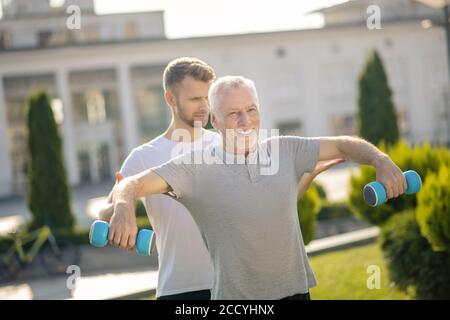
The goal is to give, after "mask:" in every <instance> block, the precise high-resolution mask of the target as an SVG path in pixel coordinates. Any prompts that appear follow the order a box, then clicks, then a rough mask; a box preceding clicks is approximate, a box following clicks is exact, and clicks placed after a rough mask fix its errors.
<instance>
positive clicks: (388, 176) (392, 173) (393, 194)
mask: <svg viewBox="0 0 450 320" xmlns="http://www.w3.org/2000/svg"><path fill="white" fill-rule="evenodd" d="M374 166H375V169H376V180H377V181H378V182H380V183H381V184H382V185H383V186H384V188H385V189H386V195H387V198H388V199H391V198H397V197H398V196H399V195H401V194H403V193H405V191H406V188H407V185H406V178H405V176H404V175H403V172H402V171H401V170H400V168H399V167H398V166H397V165H396V164H395V163H394V162H393V161H392V160H391V159H390V158H389V157H388V156H383V157H380V158H378V159H376V160H375V161H374Z"/></svg>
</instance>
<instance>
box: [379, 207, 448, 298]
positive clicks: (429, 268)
mask: <svg viewBox="0 0 450 320" xmlns="http://www.w3.org/2000/svg"><path fill="white" fill-rule="evenodd" d="M381 247H382V249H383V252H384V257H385V260H386V263H387V265H388V268H389V277H390V279H391V280H392V281H393V282H394V283H395V284H396V285H397V286H398V287H399V288H400V289H401V290H404V291H410V290H411V289H413V290H414V291H415V293H416V296H417V298H420V299H449V298H450V254H448V253H446V252H435V251H433V250H432V247H431V246H430V244H429V242H428V241H427V239H426V238H424V237H423V236H422V235H421V233H420V228H419V225H418V223H417V221H416V217H415V212H414V211H413V210H409V211H406V212H404V213H401V214H396V215H394V216H393V217H392V218H390V219H389V220H388V221H387V222H386V224H385V225H384V226H383V228H382V232H381Z"/></svg>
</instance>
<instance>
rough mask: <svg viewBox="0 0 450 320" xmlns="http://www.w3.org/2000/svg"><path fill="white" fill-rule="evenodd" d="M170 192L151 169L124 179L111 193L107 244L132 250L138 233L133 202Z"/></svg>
mask: <svg viewBox="0 0 450 320" xmlns="http://www.w3.org/2000/svg"><path fill="white" fill-rule="evenodd" d="M169 191H171V188H170V186H169V184H168V183H167V182H166V181H165V180H164V179H163V178H161V176H159V175H157V174H156V173H155V172H153V171H152V170H151V169H149V170H146V171H143V172H141V173H138V174H136V175H134V176H130V177H126V178H124V179H123V180H122V181H120V182H119V183H118V184H117V185H116V186H115V187H114V190H113V191H112V204H111V206H112V210H113V215H112V217H111V220H110V229H109V235H108V240H109V242H110V243H111V244H112V245H114V246H118V247H121V248H124V249H125V248H126V249H128V250H132V249H133V248H134V246H135V244H136V235H137V232H138V228H137V224H136V215H135V201H136V199H138V198H141V197H144V196H148V195H153V194H162V193H167V192H169Z"/></svg>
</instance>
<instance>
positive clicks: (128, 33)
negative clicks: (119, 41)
mask: <svg viewBox="0 0 450 320" xmlns="http://www.w3.org/2000/svg"><path fill="white" fill-rule="evenodd" d="M136 36H137V32H136V24H135V23H134V22H133V21H128V22H127V23H126V24H125V39H127V40H131V39H135V38H136Z"/></svg>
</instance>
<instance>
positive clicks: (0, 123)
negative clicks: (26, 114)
mask: <svg viewBox="0 0 450 320" xmlns="http://www.w3.org/2000/svg"><path fill="white" fill-rule="evenodd" d="M0 168H2V171H1V172H2V173H1V174H0V197H7V196H10V195H12V193H13V187H14V186H13V184H14V182H13V168H12V163H11V157H10V149H9V142H8V120H7V114H6V103H5V96H4V92H3V76H2V75H1V74H0Z"/></svg>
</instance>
